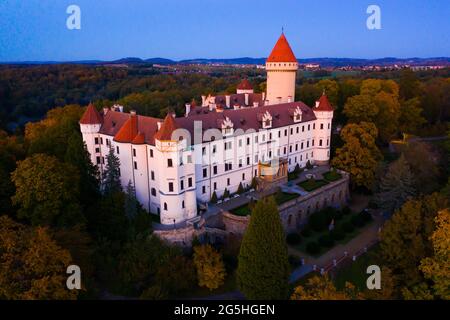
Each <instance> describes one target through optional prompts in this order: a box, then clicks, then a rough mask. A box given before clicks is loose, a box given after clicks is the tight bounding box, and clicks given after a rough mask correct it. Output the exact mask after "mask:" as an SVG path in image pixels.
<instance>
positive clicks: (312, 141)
mask: <svg viewBox="0 0 450 320" xmlns="http://www.w3.org/2000/svg"><path fill="white" fill-rule="evenodd" d="M311 143H312V146H313V147H314V139H312V140H311Z"/></svg>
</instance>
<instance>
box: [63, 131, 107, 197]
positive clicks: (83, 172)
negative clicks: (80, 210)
mask: <svg viewBox="0 0 450 320" xmlns="http://www.w3.org/2000/svg"><path fill="white" fill-rule="evenodd" d="M64 161H65V162H66V163H69V164H71V165H73V166H74V167H76V168H77V169H78V173H79V176H80V180H79V181H80V184H79V190H80V199H82V202H83V204H85V205H90V204H92V203H93V202H94V201H95V200H97V199H98V197H99V172H98V169H97V167H96V166H95V165H93V164H92V162H91V159H90V156H89V152H88V150H87V147H86V144H85V143H84V141H83V139H82V138H81V135H80V133H79V132H74V133H72V135H71V136H70V138H69V141H67V150H66V154H65V158H64Z"/></svg>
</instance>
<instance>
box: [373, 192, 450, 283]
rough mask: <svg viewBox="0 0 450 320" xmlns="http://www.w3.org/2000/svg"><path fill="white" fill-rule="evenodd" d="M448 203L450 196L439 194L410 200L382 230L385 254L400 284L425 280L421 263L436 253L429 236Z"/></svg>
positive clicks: (387, 262) (385, 259)
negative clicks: (436, 218)
mask: <svg viewBox="0 0 450 320" xmlns="http://www.w3.org/2000/svg"><path fill="white" fill-rule="evenodd" d="M447 206H448V199H446V198H445V197H444V196H442V195H439V194H438V193H435V194H432V195H429V196H426V197H423V198H421V199H418V200H409V201H407V202H406V203H405V204H404V205H403V206H402V207H401V208H400V210H398V211H396V212H395V213H394V215H393V216H392V218H391V219H390V220H388V221H387V222H386V224H385V226H384V228H383V230H382V232H381V241H380V248H381V254H382V257H383V259H384V261H385V262H386V265H387V267H389V268H390V269H391V270H392V273H393V275H394V277H395V278H396V279H397V281H398V286H399V287H413V286H414V285H416V284H418V283H420V282H423V280H424V279H423V276H422V274H421V272H420V271H419V269H418V266H419V264H420V261H421V260H422V259H423V258H425V257H426V256H429V255H430V254H431V252H432V249H433V246H432V243H431V241H430V240H429V238H430V236H431V234H432V232H433V230H434V229H435V225H434V218H435V216H436V215H437V212H438V211H439V210H441V209H443V208H446V207H447Z"/></svg>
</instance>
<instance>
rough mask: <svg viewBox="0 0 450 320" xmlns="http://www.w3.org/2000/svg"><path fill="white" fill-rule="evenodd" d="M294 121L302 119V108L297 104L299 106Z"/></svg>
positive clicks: (295, 111) (295, 110)
mask: <svg viewBox="0 0 450 320" xmlns="http://www.w3.org/2000/svg"><path fill="white" fill-rule="evenodd" d="M293 116H294V122H301V121H302V110H300V107H298V106H297V108H295V109H294V115H293Z"/></svg>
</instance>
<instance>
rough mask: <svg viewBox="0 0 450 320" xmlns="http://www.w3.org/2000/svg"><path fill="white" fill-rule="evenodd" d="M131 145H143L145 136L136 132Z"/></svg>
mask: <svg viewBox="0 0 450 320" xmlns="http://www.w3.org/2000/svg"><path fill="white" fill-rule="evenodd" d="M131 143H132V144H144V143H145V134H143V133H142V132H138V134H137V135H136V137H134V139H133V141H131Z"/></svg>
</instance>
